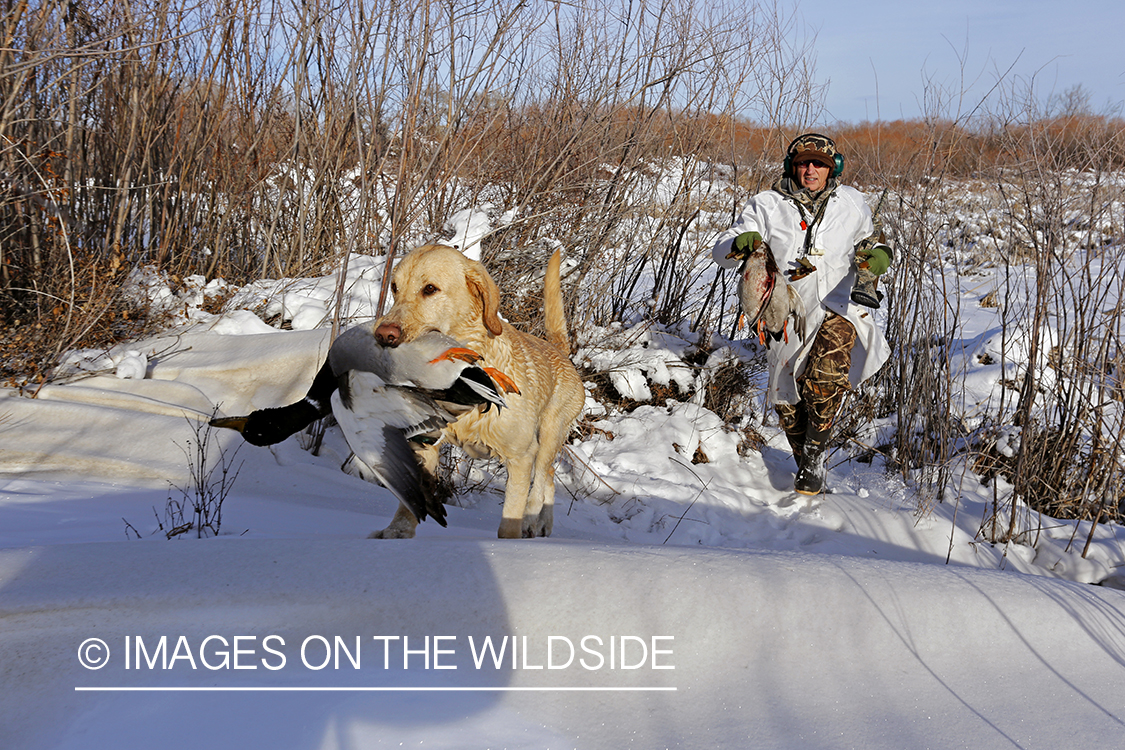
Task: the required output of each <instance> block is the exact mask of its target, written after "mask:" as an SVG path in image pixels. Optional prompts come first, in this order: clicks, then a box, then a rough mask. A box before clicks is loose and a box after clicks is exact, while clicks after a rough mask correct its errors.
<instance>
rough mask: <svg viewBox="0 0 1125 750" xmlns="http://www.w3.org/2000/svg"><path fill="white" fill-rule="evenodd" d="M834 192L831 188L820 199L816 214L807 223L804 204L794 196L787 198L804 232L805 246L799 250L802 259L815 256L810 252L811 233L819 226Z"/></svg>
mask: <svg viewBox="0 0 1125 750" xmlns="http://www.w3.org/2000/svg"><path fill="white" fill-rule="evenodd" d="M834 192H835V188H833V189H832V190H829V191H828V192H827V193H825V194H824V195H823V196H822V197H821V198H820V201H819V203H820V206H819V207H817V209H816V213H815V214H814V215H813V220H812V221H807V220H806V219H805V206H804V204H803V203H802V202H801V201H800V200H799V199H798V198H797V197H796V196H793V195H790V196H787V197H788V198H789V199H790V200H791V201H793V204H794V205H795V206H796V207H797V213H799V214H800V215H801V229H804V230H805V244H804V246H803V247H802V248H801V257H802V258H806V257H808V256H809V255H810V254H811V255H816V254H817V253H813V252H812V250H813V246H812V245H813V232H814V231H815V230H816V227H817V225H818V224H820V220H821V219H823V218H824V212H825V210H826V209H827V208H828V200H829V199H830V198H831V197H832V193H834ZM814 205H815V203H814Z"/></svg>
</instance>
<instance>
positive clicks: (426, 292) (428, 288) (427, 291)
mask: <svg viewBox="0 0 1125 750" xmlns="http://www.w3.org/2000/svg"><path fill="white" fill-rule="evenodd" d="M437 290H438V288H437V287H436V286H434V285H433V284H426V285H425V286H424V287H422V296H423V297H429V296H430V295H431V294H435V293H436V292H437Z"/></svg>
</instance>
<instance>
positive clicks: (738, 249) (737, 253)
mask: <svg viewBox="0 0 1125 750" xmlns="http://www.w3.org/2000/svg"><path fill="white" fill-rule="evenodd" d="M760 244H762V235H760V234H758V233H757V232H743V233H742V234H740V235H738V236H737V237H735V238H734V242H732V243H731V246H730V252H729V253H727V257H728V258H746V257H747V256H749V255H750V253H752V252H754V250H755V249H757V247H758V245H760Z"/></svg>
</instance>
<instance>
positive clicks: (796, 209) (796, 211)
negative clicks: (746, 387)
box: [713, 133, 892, 495]
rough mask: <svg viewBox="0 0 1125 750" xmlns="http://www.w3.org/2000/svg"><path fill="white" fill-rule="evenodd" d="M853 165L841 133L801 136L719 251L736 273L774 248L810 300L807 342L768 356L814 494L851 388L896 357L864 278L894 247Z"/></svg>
mask: <svg viewBox="0 0 1125 750" xmlns="http://www.w3.org/2000/svg"><path fill="white" fill-rule="evenodd" d="M843 168H844V157H843V155H842V154H840V152H839V151H838V150H837V148H836V143H835V142H834V141H833V140H832V139H831V138H829V137H827V136H824V135H820V134H819V133H805V134H804V135H801V136H798V137H797V138H795V139H794V140H793V142H792V143H790V144H789V147H788V148H787V149H786V151H785V169H784V173H783V174H782V176H781V178H780V179H779V180H778V181H777V182H775V183H774V185H773V186H772V187H771V188H770V189H769V190H767V191H764V192H762V193H758V194H757V195H755V196H753V197H752V198H751V199H750V200H749V201H748V202H747V204H746V205H745V206H744V207H743V209H742V213H741V215H740V216H739V217H738V219H737V221H735V223H734V225H733V226H732V227H731V228H730V229H729V230H727V231H726V232H724V233H723V234H722V235H721V236H720V238H719V240H718V242H716V243H715V247H714V250H713V256H714V258H715V261H716V262H717V263H718V264H719V265H720V266H722V267H724V268H730V269H736V268H738V267H739V266H740V265H741V264H742V262H743V261H744V260H745V259H746V258H747V257H748V256H749V255H750V254H751V252H753V251H754V250H755V249H759V248H760V247H761V246H762V245H763V244H764V245H766V246H767V247H768V249H769V251H770V252H771V253H772V256H773V258H774V260H775V261H776V264H777V267H778V269H779V270H780V271H781V274H782V275H783V276H784V278H785V279H786V280H787V282H788V284H789V285H790V286H791V287H792V288H793V289H794V290H795V291H796V292H797V293H798V294H799V295H800V297H801V300H802V302H803V303H804V308H805V326H804V328H805V331H806V335H805V337H804V339H803V340H802V339H800V338H798V337H796V336H793V337H790V338H789V339H787V340H785V341H774V342H770V345H769V349H768V353H767V360H768V361H769V367H770V385H769V402H770V404H772V405H773V407H774V410H775V411H777V414H778V417H779V419H780V422H781V427H782V429H783V430H785V436H786V438H787V439H788V441H789V445H790V447H791V448H792V450H793V456H794V458H796V460H797V474H796V477H795V479H794V489H795V490H796V491H797V492H799V493H802V494H806V495H816V494H819V493H821V492H824V491H825V459H826V449H827V447H828V438H829V435H830V433H831V430H832V424H833V422H834V420H835V418H836V413H837V412H838V411H839V409H840V405H841V404H842V403H843V400H844V396H845V395H846V393H847V391H848V389H849V388H851V387H852V386H855V385H858V384H859V383H861V382H863V381H864V380H866V379H867V378H869V377H871V376H872V375H874V374H875V373H876V372H877V371H878V370H879V368H880V367H881V366H882V365H883V363H884V362H885V361H886V360H887V357H888V355H889V353H890V348H889V346H888V345H887V340H886V338H885V337H884V336H883V333H882V331H881V330H879V328H878V326H876V324H875V321H874V318H873V317H872V315H871V311H870V309H869V308H871V307H878V305H879V300H878V297H877V296H876V295H875V292H874V286H873V285H870V284H868V285H866V286H865V285H864V284H863V283H862V282H863V281H864V280H865V279H867V280H870V279H871V278H872V277H874V276H879V275H881V274H882V273H884V272H885V271H886V270H887V268H888V267H889V266H890V263H891V259H892V253H891V249H890V247H888V246H887V245H886V244H884V242H883V235H882V233H881V232H878V231H876V229H875V226H874V222H873V220H872V216H871V209H870V208H868V206H867V203H866V202H865V201H864V199H863V196H862V195H861V194H860V193H859V191H858V190H855V189H854V188H851V187H847V186H845V185H840V184H839V183H838V181H837V178H838V177H839V176H840V174H841V172H842V171H843ZM857 282H859V283H858V284H857ZM853 287H854V291H853ZM774 293H775V294H776V293H778V290H775V292H774Z"/></svg>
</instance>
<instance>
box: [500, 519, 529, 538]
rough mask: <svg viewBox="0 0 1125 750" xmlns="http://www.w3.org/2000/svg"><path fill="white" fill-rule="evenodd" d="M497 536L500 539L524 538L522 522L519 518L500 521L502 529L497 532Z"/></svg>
mask: <svg viewBox="0 0 1125 750" xmlns="http://www.w3.org/2000/svg"><path fill="white" fill-rule="evenodd" d="M496 536H497V537H498V538H500V539H519V538H520V537H522V536H523V531H522V529H521V523H520V520H519V519H518V518H502V519H500V529H499V531H497V532H496Z"/></svg>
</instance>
